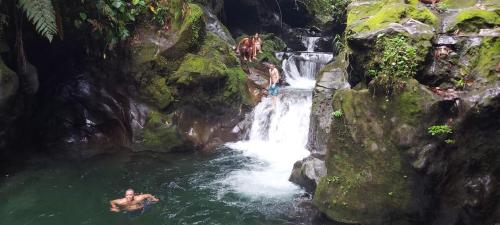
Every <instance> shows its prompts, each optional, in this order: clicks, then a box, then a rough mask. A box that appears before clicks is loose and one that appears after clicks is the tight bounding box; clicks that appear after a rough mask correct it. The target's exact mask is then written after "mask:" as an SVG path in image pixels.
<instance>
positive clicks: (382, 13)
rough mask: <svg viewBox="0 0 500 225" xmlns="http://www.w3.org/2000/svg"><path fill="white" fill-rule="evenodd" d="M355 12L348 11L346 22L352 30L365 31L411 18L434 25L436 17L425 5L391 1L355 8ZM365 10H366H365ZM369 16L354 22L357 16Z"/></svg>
mask: <svg viewBox="0 0 500 225" xmlns="http://www.w3.org/2000/svg"><path fill="white" fill-rule="evenodd" d="M356 10H359V11H357V12H358V13H359V14H360V15H361V16H360V15H356V12H349V15H348V19H347V22H348V23H347V24H348V26H349V29H350V30H352V31H353V32H365V31H371V30H376V29H382V28H384V27H386V26H387V25H388V24H390V23H399V22H401V21H403V20H404V19H409V18H413V19H415V20H418V21H420V22H423V23H426V24H429V25H435V24H436V22H437V17H436V16H435V15H434V14H433V13H432V12H431V11H430V10H429V9H427V8H426V7H423V6H413V5H410V4H401V3H392V4H384V5H372V6H365V7H364V8H359V9H356ZM365 10H366V11H365ZM366 16H370V17H369V18H367V19H366V20H361V21H358V22H356V23H355V21H356V20H357V19H359V18H364V17H366Z"/></svg>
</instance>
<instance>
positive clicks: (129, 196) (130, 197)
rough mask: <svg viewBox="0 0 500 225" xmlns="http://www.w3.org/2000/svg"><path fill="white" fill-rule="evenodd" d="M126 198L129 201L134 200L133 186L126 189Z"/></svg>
mask: <svg viewBox="0 0 500 225" xmlns="http://www.w3.org/2000/svg"><path fill="white" fill-rule="evenodd" d="M125 198H126V199H127V201H129V202H130V201H132V200H134V190H133V189H132V188H129V189H127V190H126V191H125Z"/></svg>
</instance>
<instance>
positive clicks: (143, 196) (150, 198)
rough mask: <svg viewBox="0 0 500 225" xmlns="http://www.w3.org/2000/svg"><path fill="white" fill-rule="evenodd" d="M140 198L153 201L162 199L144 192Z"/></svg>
mask: <svg viewBox="0 0 500 225" xmlns="http://www.w3.org/2000/svg"><path fill="white" fill-rule="evenodd" d="M140 198H141V199H146V198H147V199H149V200H150V201H153V202H157V201H160V199H158V198H156V197H155V196H153V195H151V194H142V195H140Z"/></svg>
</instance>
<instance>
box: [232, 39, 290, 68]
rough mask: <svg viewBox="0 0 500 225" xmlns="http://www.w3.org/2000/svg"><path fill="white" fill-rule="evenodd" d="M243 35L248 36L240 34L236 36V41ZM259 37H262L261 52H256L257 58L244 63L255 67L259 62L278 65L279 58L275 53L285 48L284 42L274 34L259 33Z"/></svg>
mask: <svg viewBox="0 0 500 225" xmlns="http://www.w3.org/2000/svg"><path fill="white" fill-rule="evenodd" d="M245 37H248V35H242V36H240V37H238V38H236V43H238V42H239V41H240V40H241V39H243V38H245ZM260 37H261V39H262V53H257V60H254V61H253V62H247V63H246V65H247V66H249V67H256V66H258V64H259V63H260V62H269V63H272V64H275V65H279V64H280V60H278V58H276V55H275V53H276V52H281V51H283V50H284V49H285V48H286V44H285V42H284V41H283V40H281V39H280V38H279V37H276V36H275V35H274V34H260Z"/></svg>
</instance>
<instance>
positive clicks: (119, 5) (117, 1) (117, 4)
mask: <svg viewBox="0 0 500 225" xmlns="http://www.w3.org/2000/svg"><path fill="white" fill-rule="evenodd" d="M122 5H123V2H122V1H120V0H115V1H114V2H113V7H115V8H117V9H119V8H120V7H122Z"/></svg>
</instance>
